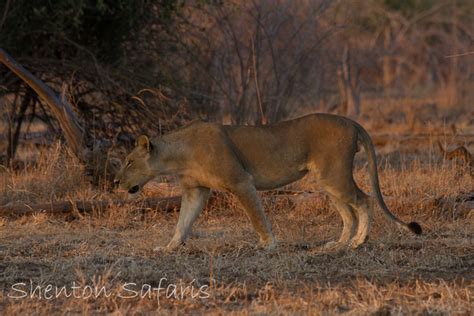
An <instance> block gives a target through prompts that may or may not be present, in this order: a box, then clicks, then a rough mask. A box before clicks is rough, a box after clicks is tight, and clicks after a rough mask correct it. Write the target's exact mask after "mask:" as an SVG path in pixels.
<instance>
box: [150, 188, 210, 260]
mask: <svg viewBox="0 0 474 316" xmlns="http://www.w3.org/2000/svg"><path fill="white" fill-rule="evenodd" d="M209 191H210V190H209V188H204V187H183V194H182V200H181V209H180V212H179V219H178V225H177V226H176V230H175V233H174V236H173V238H172V239H171V241H170V242H169V243H168V245H167V246H166V248H165V250H168V251H169V250H174V249H176V248H178V247H179V246H181V245H182V244H183V243H184V242H185V241H186V238H187V237H188V236H189V234H190V232H191V229H192V225H193V223H194V222H195V221H196V219H197V217H198V216H199V214H201V211H202V209H203V207H204V204H205V203H206V201H207V198H208V197H209ZM155 250H156V251H159V250H162V248H161V247H157V248H156V249H155Z"/></svg>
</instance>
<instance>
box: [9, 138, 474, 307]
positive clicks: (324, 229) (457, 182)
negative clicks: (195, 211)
mask: <svg viewBox="0 0 474 316" xmlns="http://www.w3.org/2000/svg"><path fill="white" fill-rule="evenodd" d="M430 146H431V145H430V142H427V143H426V144H425V147H424V148H425V149H421V148H420V147H419V144H416V148H417V150H418V151H413V150H411V148H408V147H404V148H403V149H404V150H405V151H402V152H393V151H390V150H386V151H384V149H383V148H379V150H380V151H379V152H381V153H385V154H382V155H381V168H380V170H381V183H382V191H383V192H384V194H385V195H386V201H387V204H388V205H389V207H390V208H391V209H392V211H393V212H394V213H396V214H397V215H398V216H400V217H401V218H403V219H405V220H412V219H414V220H417V221H419V222H420V223H421V224H422V225H423V228H424V230H425V233H424V235H422V236H420V237H414V236H411V235H406V234H405V233H402V232H400V231H398V230H397V229H396V228H395V227H394V226H393V225H390V224H388V223H387V222H386V221H385V220H384V219H383V218H382V217H381V216H379V215H378V213H379V212H377V214H376V217H375V224H374V227H373V229H372V233H371V235H370V240H369V241H368V243H367V244H365V245H364V246H363V247H361V248H360V249H357V250H349V251H337V252H336V251H328V250H326V249H324V248H323V247H322V245H323V244H324V243H325V242H327V241H330V240H334V239H336V238H337V237H338V234H339V233H340V230H341V220H340V219H339V217H338V215H337V214H336V213H335V212H334V211H333V210H332V208H331V207H330V205H329V202H328V199H327V198H326V197H325V195H324V194H323V193H321V192H320V191H318V188H317V185H316V186H315V185H314V184H313V183H312V182H311V179H305V180H303V181H300V182H299V183H296V184H294V185H292V186H291V187H292V188H293V189H297V190H309V189H311V190H315V191H316V193H315V194H310V195H299V196H283V197H282V196H275V195H272V194H271V193H262V195H264V196H265V200H264V201H265V202H264V203H265V208H266V210H268V216H269V218H270V220H271V222H272V225H273V229H274V232H275V234H276V236H277V239H278V240H279V241H280V245H279V247H278V249H277V250H275V251H270V252H267V251H263V250H261V249H256V248H255V247H254V245H255V244H256V242H257V237H256V235H255V233H254V232H253V229H252V228H251V226H250V223H249V221H248V220H247V219H246V217H245V215H244V213H243V212H242V211H241V210H240V208H239V206H238V204H237V203H236V201H235V200H234V199H233V198H232V197H230V196H228V195H226V194H223V193H217V195H218V196H219V197H220V198H219V199H218V201H217V202H215V203H213V204H212V205H208V207H207V208H206V210H205V211H204V213H203V214H202V215H201V217H200V218H199V220H198V222H197V224H196V225H195V228H196V230H197V231H198V232H199V235H200V236H199V237H193V238H191V240H190V241H189V242H188V243H187V245H186V247H183V248H182V249H180V250H179V251H177V252H175V253H172V254H158V255H157V254H155V253H153V252H152V249H153V248H154V247H155V246H157V245H164V244H165V243H166V242H167V241H168V240H169V238H170V236H171V235H172V233H173V230H174V226H175V223H176V221H177V217H178V214H177V213H168V214H163V213H159V212H156V211H154V210H148V211H145V212H144V211H138V210H134V209H127V208H126V207H121V208H120V207H112V208H110V209H108V210H107V211H106V212H103V213H96V214H73V215H72V216H51V215H48V214H37V215H34V216H27V217H16V218H15V217H10V218H1V219H0V313H2V314H20V313H22V314H23V313H25V314H30V313H31V311H33V310H34V311H36V313H37V314H50V313H73V314H77V313H86V314H88V313H106V312H115V313H116V314H141V313H152V312H153V313H158V314H168V313H170V312H172V313H176V312H178V313H191V312H194V313H201V312H204V311H205V312H209V313H214V314H227V313H236V314H240V313H244V314H248V313H251V314H261V313H264V314H266V313H274V314H295V313H296V314H306V313H309V314H321V313H346V314H367V313H373V314H377V315H386V314H390V313H393V314H466V315H468V314H472V313H473V312H474V307H473V306H474V305H473V300H474V282H473V281H474V214H473V210H472V204H469V203H468V202H466V199H468V198H470V199H472V195H473V185H472V184H473V182H472V178H471V177H470V176H469V175H468V174H467V173H464V174H463V173H462V172H461V173H460V172H459V170H457V169H456V168H454V166H453V165H452V164H451V163H449V162H446V161H442V160H441V159H440V157H439V156H437V155H436V153H435V152H434V151H432V150H431V147H430ZM364 161H365V159H364V158H363V157H362V158H361V159H359V158H358V159H357V164H356V172H355V175H356V179H357V182H358V183H359V184H360V185H361V187H362V188H363V189H364V190H366V191H368V177H367V174H366V171H365V168H364ZM0 172H2V171H0ZM1 176H2V181H1V182H0V192H1V193H0V204H5V203H11V202H16V201H23V202H31V203H36V202H45V201H51V200H64V199H74V200H75V199H93V198H97V196H98V195H101V196H100V197H101V198H108V197H113V195H111V194H110V193H106V192H99V193H97V192H94V190H92V189H91V188H90V187H89V186H88V184H87V181H86V180H85V179H84V178H83V177H82V173H81V167H80V166H79V165H78V164H77V163H75V162H74V160H73V159H72V158H71V157H70V156H69V155H68V154H67V153H66V152H65V151H64V150H63V149H61V147H60V146H58V147H55V148H53V149H52V150H51V151H50V152H48V153H47V154H46V156H44V157H43V158H42V159H41V160H40V161H39V162H38V164H37V165H36V166H35V167H31V168H27V169H25V170H23V171H18V172H8V171H3V173H2V174H1ZM157 190H161V189H160V187H159V186H156V185H155V186H150V187H149V188H148V192H145V194H153V193H154V192H156V191H157ZM169 192H170V193H173V192H174V191H172V190H170V191H169ZM162 278H166V280H165V281H164V282H163V284H162V285H165V287H166V285H168V284H176V285H177V286H178V290H177V296H178V297H174V296H173V297H171V298H167V297H166V293H165V291H161V292H160V295H157V294H156V292H154V293H153V294H151V295H150V296H148V295H147V293H145V295H144V297H143V298H142V297H133V298H123V297H120V295H121V294H127V293H124V289H123V286H124V285H125V284H126V283H131V282H133V283H135V284H136V286H131V287H133V289H135V290H138V291H139V290H140V289H141V286H143V285H144V286H145V289H146V285H150V286H152V287H158V286H159V284H160V279H162ZM18 283H24V284H25V285H18ZM14 284H17V286H19V287H21V289H23V290H25V291H27V292H28V297H26V298H22V299H14V298H11V297H9V295H10V296H12V295H13V296H15V295H19V294H21V293H20V292H16V291H14V290H13V288H12V285H14ZM48 284H51V285H52V286H53V287H59V288H60V287H63V286H66V287H67V289H68V290H69V291H72V289H71V287H72V286H73V285H77V286H78V287H79V289H78V293H79V295H78V297H77V298H74V297H69V298H67V297H65V296H64V295H59V297H58V298H54V299H46V298H45V295H46V294H45V292H46V287H47V286H48ZM30 285H32V286H33V287H36V286H40V287H41V293H42V294H39V292H38V291H39V290H37V291H36V292H35V294H33V295H32V293H31V291H30ZM190 286H193V289H194V290H195V291H197V290H198V289H199V288H200V287H202V286H207V287H208V288H207V287H204V288H201V289H202V290H203V291H204V292H205V293H207V294H209V297H206V298H195V299H193V298H192V297H191V294H190V292H189V289H190ZM88 287H92V288H98V289H100V288H102V287H104V288H105V289H106V291H107V293H108V294H110V295H109V296H106V295H104V293H102V294H101V295H98V297H93V296H91V297H88V296H89V294H90V293H89V292H87V291H86V293H82V290H85V289H90V288H88ZM185 287H188V292H186V291H184V293H183V292H182V291H181V289H183V288H185ZM48 293H49V294H51V292H48ZM82 294H84V295H82ZM180 294H183V295H182V297H181V296H180ZM201 294H202V293H201ZM31 296H33V297H31ZM39 296H41V298H39ZM206 296H207V295H206ZM158 299H159V300H158Z"/></svg>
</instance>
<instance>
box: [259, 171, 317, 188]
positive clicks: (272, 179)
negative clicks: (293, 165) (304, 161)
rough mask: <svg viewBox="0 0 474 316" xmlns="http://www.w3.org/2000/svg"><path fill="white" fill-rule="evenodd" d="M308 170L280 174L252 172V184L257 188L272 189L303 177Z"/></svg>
mask: <svg viewBox="0 0 474 316" xmlns="http://www.w3.org/2000/svg"><path fill="white" fill-rule="evenodd" d="M307 173H308V170H306V169H304V170H299V171H295V172H291V173H286V174H281V175H274V174H272V175H268V176H266V175H265V174H262V173H256V174H253V179H254V184H255V187H256V188H257V190H272V189H276V188H279V187H282V186H284V185H287V184H289V183H292V182H294V181H297V180H299V179H301V178H303V177H304V176H305V175H306V174H307Z"/></svg>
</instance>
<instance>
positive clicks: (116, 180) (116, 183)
mask: <svg viewBox="0 0 474 316" xmlns="http://www.w3.org/2000/svg"><path fill="white" fill-rule="evenodd" d="M114 184H115V186H116V187H118V185H119V184H120V180H118V179H114Z"/></svg>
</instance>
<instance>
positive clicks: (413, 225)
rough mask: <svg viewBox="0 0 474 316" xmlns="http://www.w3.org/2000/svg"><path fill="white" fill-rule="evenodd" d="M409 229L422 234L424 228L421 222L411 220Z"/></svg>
mask: <svg viewBox="0 0 474 316" xmlns="http://www.w3.org/2000/svg"><path fill="white" fill-rule="evenodd" d="M407 227H408V229H410V230H411V231H412V232H413V233H414V234H415V235H421V234H422V233H423V229H421V226H420V224H418V223H417V222H411V223H409V224H408V225H407Z"/></svg>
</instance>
